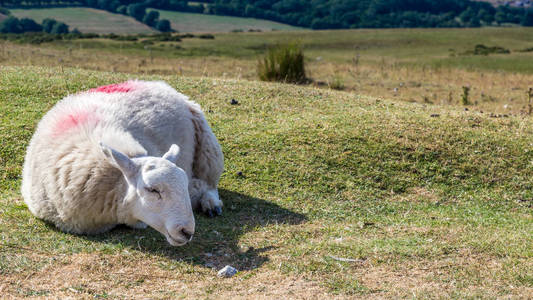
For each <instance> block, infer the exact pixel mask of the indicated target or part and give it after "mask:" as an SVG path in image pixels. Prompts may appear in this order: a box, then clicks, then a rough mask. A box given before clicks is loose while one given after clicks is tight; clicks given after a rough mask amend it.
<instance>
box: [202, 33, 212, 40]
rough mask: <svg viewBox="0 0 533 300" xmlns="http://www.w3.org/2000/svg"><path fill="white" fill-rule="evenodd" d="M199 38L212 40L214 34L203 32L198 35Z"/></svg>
mask: <svg viewBox="0 0 533 300" xmlns="http://www.w3.org/2000/svg"><path fill="white" fill-rule="evenodd" d="M198 38H199V39H206V40H214V39H215V36H214V35H212V34H209V33H205V34H200V35H199V36H198Z"/></svg>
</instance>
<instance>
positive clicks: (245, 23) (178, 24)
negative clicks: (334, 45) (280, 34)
mask: <svg viewBox="0 0 533 300" xmlns="http://www.w3.org/2000/svg"><path fill="white" fill-rule="evenodd" d="M157 11H159V15H160V18H162V19H167V20H169V21H170V22H171V23H172V29H174V30H177V31H179V32H230V31H233V30H243V31H248V30H250V29H252V30H261V31H272V30H301V29H302V28H300V27H295V26H290V25H286V24H282V23H278V22H273V21H267V20H261V19H254V18H240V17H229V16H215V15H205V14H195V13H184V12H177V11H167V10H157Z"/></svg>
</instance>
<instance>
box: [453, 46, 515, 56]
mask: <svg viewBox="0 0 533 300" xmlns="http://www.w3.org/2000/svg"><path fill="white" fill-rule="evenodd" d="M509 53H511V51H509V49H505V48H503V47H500V46H493V47H488V46H485V45H483V44H478V45H476V46H475V47H474V50H469V51H466V52H464V53H462V54H463V55H489V54H509Z"/></svg>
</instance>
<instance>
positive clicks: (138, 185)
mask: <svg viewBox="0 0 533 300" xmlns="http://www.w3.org/2000/svg"><path fill="white" fill-rule="evenodd" d="M100 146H101V148H102V151H103V152H104V154H105V156H106V157H107V159H108V160H109V161H110V162H111V163H112V164H113V165H115V166H116V167H117V168H118V169H119V170H120V171H121V172H122V174H124V177H125V178H126V181H127V182H128V185H129V190H128V195H127V196H126V199H125V201H127V202H128V207H130V208H131V211H129V213H130V214H131V217H133V218H134V219H137V220H139V221H142V222H144V223H145V224H147V225H149V226H150V227H152V228H154V229H155V230H157V231H159V232H161V234H163V235H164V236H165V237H166V238H167V241H168V242H169V243H170V244H171V245H173V246H182V245H184V244H186V243H187V242H188V241H190V240H191V238H192V235H193V233H194V215H193V212H192V208H191V201H190V198H189V190H188V179H187V174H186V173H185V171H183V170H182V169H181V168H179V167H177V166H176V161H177V158H178V154H179V147H178V146H177V145H172V146H171V147H170V149H169V150H168V152H167V153H165V155H163V157H153V156H145V157H137V158H129V157H128V156H126V155H125V154H123V153H121V152H119V151H117V150H115V149H112V148H110V147H108V146H105V145H103V144H100Z"/></svg>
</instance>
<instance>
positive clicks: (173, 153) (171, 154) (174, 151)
mask: <svg viewBox="0 0 533 300" xmlns="http://www.w3.org/2000/svg"><path fill="white" fill-rule="evenodd" d="M179 154H180V147H178V145H176V144H172V146H170V149H168V151H167V153H165V155H163V158H164V159H166V160H169V161H171V162H172V163H173V164H176V162H178V156H179Z"/></svg>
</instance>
